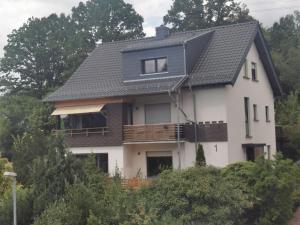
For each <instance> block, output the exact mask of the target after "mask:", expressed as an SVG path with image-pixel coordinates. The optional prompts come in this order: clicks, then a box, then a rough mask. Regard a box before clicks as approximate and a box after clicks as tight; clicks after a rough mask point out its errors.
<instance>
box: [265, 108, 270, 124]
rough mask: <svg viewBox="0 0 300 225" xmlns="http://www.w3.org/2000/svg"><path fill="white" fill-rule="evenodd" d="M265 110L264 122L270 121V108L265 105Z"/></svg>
mask: <svg viewBox="0 0 300 225" xmlns="http://www.w3.org/2000/svg"><path fill="white" fill-rule="evenodd" d="M265 110H266V122H270V112H269V111H270V109H269V106H266V108H265Z"/></svg>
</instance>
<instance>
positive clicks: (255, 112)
mask: <svg viewBox="0 0 300 225" xmlns="http://www.w3.org/2000/svg"><path fill="white" fill-rule="evenodd" d="M253 120H254V121H258V115H257V105H256V104H253Z"/></svg>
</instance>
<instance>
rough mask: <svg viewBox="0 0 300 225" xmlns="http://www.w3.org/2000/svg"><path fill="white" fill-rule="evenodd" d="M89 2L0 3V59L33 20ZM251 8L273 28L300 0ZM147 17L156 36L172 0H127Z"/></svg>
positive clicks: (256, 0)
mask: <svg viewBox="0 0 300 225" xmlns="http://www.w3.org/2000/svg"><path fill="white" fill-rule="evenodd" d="M80 1H86V0H0V57H1V56H2V55H3V47H4V46H5V44H6V42H7V35H8V34H9V33H11V31H12V30H13V29H17V28H19V27H20V26H22V24H23V23H24V22H26V21H27V19H28V18H30V17H43V16H48V15H49V14H51V13H62V12H64V13H69V12H70V10H71V8H72V6H76V5H77V4H78V3H79V2H80ZM240 1H241V3H245V4H246V5H247V6H248V8H249V9H250V14H251V15H252V16H254V17H255V18H256V19H258V20H259V21H260V22H262V23H263V25H264V26H270V25H271V24H272V23H273V22H275V21H277V20H278V19H279V18H280V17H281V16H284V15H286V14H288V13H292V12H293V11H294V10H296V9H298V10H300V0H240ZM125 2H128V3H131V4H133V7H134V8H135V10H136V11H137V12H138V13H139V14H141V15H142V16H143V17H144V31H145V33H146V34H147V36H152V35H154V31H155V27H156V26H159V25H161V24H162V18H163V16H164V15H165V14H166V13H167V11H168V9H170V6H171V3H172V0H125Z"/></svg>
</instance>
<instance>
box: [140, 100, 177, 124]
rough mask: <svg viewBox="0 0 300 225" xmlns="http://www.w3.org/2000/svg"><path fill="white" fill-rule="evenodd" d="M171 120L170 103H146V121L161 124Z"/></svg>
mask: <svg viewBox="0 0 300 225" xmlns="http://www.w3.org/2000/svg"><path fill="white" fill-rule="evenodd" d="M170 122H171V106H170V103H159V104H149V105H145V123H146V124H160V123H170Z"/></svg>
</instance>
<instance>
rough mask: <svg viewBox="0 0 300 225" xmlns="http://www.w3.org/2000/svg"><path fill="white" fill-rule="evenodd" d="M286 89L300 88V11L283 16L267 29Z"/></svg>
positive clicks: (279, 73)
mask: <svg viewBox="0 0 300 225" xmlns="http://www.w3.org/2000/svg"><path fill="white" fill-rule="evenodd" d="M265 33H266V34H267V35H266V37H267V41H268V44H269V47H270V49H271V53H272V56H273V60H274V63H275V67H276V70H277V73H278V75H279V78H280V81H281V83H282V86H283V89H284V91H285V92H286V93H287V94H288V93H290V92H291V91H295V90H297V89H298V90H299V89H300V65H299V60H300V12H299V11H295V12H294V14H290V15H286V16H284V17H281V18H280V20H279V22H275V23H274V24H273V26H272V27H270V28H269V29H267V30H266V31H265Z"/></svg>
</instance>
